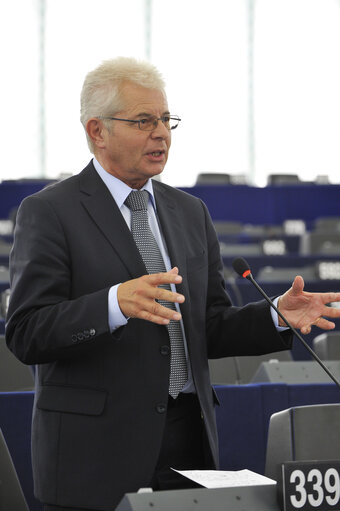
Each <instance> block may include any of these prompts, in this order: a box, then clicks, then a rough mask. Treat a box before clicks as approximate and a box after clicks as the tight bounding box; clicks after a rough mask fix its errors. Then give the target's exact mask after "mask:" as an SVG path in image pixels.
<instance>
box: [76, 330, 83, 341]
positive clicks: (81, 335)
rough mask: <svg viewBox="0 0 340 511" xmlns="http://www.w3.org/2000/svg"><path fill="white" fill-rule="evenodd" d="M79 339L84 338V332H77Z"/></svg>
mask: <svg viewBox="0 0 340 511" xmlns="http://www.w3.org/2000/svg"><path fill="white" fill-rule="evenodd" d="M77 339H78V341H82V340H83V339H84V334H82V333H81V332H79V334H77Z"/></svg>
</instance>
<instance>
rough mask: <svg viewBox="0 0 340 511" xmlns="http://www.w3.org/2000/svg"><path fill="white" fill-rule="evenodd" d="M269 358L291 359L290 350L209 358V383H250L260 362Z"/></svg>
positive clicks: (269, 359)
mask: <svg viewBox="0 0 340 511" xmlns="http://www.w3.org/2000/svg"><path fill="white" fill-rule="evenodd" d="M271 360H280V361H282V360H284V361H289V360H292V355H291V352H290V351H278V352H275V353H269V354H267V355H261V356H258V355H254V356H245V357H226V358H217V359H210V360H209V370H210V378H211V383H212V384H214V385H234V384H244V383H250V382H251V381H252V378H253V376H254V374H255V373H256V371H257V369H258V367H259V366H260V365H261V364H262V362H266V361H271Z"/></svg>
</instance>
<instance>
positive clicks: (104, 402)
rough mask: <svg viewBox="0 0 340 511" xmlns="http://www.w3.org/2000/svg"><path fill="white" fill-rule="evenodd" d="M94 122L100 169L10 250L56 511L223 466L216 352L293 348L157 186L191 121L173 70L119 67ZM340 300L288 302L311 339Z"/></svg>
mask: <svg viewBox="0 0 340 511" xmlns="http://www.w3.org/2000/svg"><path fill="white" fill-rule="evenodd" d="M81 119H82V123H83V125H84V127H85V129H86V134H87V138H88V143H89V147H90V149H91V150H92V152H93V153H94V159H93V161H91V162H90V163H89V165H88V166H87V167H86V168H85V169H84V170H83V171H82V172H81V173H80V174H79V175H76V176H73V177H71V178H70V179H68V180H65V181H63V182H60V183H58V184H56V185H53V186H51V187H49V188H47V189H45V190H43V191H41V192H39V193H37V194H35V195H33V196H31V197H28V198H26V199H25V200H24V201H23V203H22V205H21V207H20V209H19V212H18V217H17V224H16V232H15V241H14V246H13V251H12V255H11V300H10V305H9V312H8V322H7V329H6V336H7V341H8V345H9V347H10V349H11V350H12V351H13V352H14V353H15V355H16V356H17V357H18V358H19V359H20V360H22V361H23V362H24V363H26V364H36V367H37V369H36V381H37V383H36V394H35V403H34V411H33V426H32V457H33V471H34V481H35V494H36V496H37V497H38V498H39V499H40V500H41V501H42V502H43V503H44V504H45V506H44V509H45V510H48V511H51V510H56V511H58V510H59V511H60V510H62V509H65V510H66V509H71V510H75V509H78V510H79V509H83V510H85V509H87V510H89V509H90V510H98V511H99V510H101V511H112V510H113V509H115V507H116V506H117V504H118V503H119V501H120V500H121V498H122V497H123V495H124V493H126V492H133V491H137V490H138V489H139V488H140V487H147V486H152V487H153V488H154V489H156V490H159V489H166V488H175V487H178V486H180V479H179V478H178V479H176V476H175V473H174V472H173V471H171V469H170V467H174V468H178V469H190V468H191V469H205V468H216V467H217V466H218V445H217V433H216V424H215V415H214V405H215V404H216V402H217V399H216V396H215V394H214V391H213V389H212V387H211V384H210V381H209V371H208V357H212V358H216V357H224V356H234V355H245V354H248V355H254V354H262V353H266V352H271V351H278V350H284V349H288V348H289V347H290V345H291V344H290V343H291V333H290V331H289V330H284V331H282V332H281V331H279V330H281V329H280V327H279V326H275V321H277V318H275V317H274V319H273V318H272V315H271V312H270V309H269V307H268V305H267V303H265V302H259V303H256V304H250V305H247V306H246V307H244V308H237V307H233V306H232V305H231V303H230V300H229V297H228V296H227V294H226V292H225V289H224V279H223V274H222V263H221V257H220V253H219V244H218V240H217V237H216V234H215V231H214V228H213V226H212V222H211V219H210V217H209V214H208V211H207V208H206V207H205V205H204V204H203V203H202V202H201V201H200V200H199V199H197V198H195V197H192V196H190V195H188V194H185V193H183V192H181V191H179V190H176V189H174V188H171V187H169V186H167V185H165V184H162V183H160V182H158V181H152V180H151V179H150V178H152V177H154V176H156V175H158V174H160V173H161V172H162V170H163V168H164V166H165V164H166V161H167V158H168V152H169V148H170V143H171V131H172V130H171V129H172V128H174V127H176V126H177V124H178V123H179V119H178V118H177V117H176V116H173V115H172V114H171V113H170V111H169V107H168V104H167V99H166V95H165V92H164V83H163V80H162V78H161V76H160V75H159V73H158V71H157V70H156V69H155V68H154V67H153V66H151V65H150V64H147V63H141V62H137V61H135V60H133V59H126V58H119V59H116V60H112V61H107V62H104V63H103V64H102V65H101V66H99V67H98V68H97V69H95V70H94V71H92V72H91V73H89V74H88V76H87V77H86V79H85V83H84V86H83V91H82V117H81ZM190 150H193V148H190ZM132 190H136V191H132ZM143 190H146V192H143ZM140 191H141V192H142V193H140ZM130 193H132V195H130ZM135 194H136V195H135ZM137 197H138V200H137V199H136V200H137V202H138V201H140V202H138V205H137V206H135V205H134V204H133V203H132V202H133V201H134V199H135V198H137ZM131 201H132V202H131ZM143 201H144V205H143V204H141V203H142V202H143ZM145 214H146V218H147V219H146V221H145ZM150 229H151V234H150ZM157 251H158V252H157ZM151 252H152V255H150V254H151ZM156 253H157V254H156ZM160 254H161V256H162V257H160ZM162 265H163V266H162ZM157 268H158V269H159V268H161V270H160V271H157ZM155 269H156V270H155ZM167 285H170V286H171V289H170V288H168V287H166V286H167ZM164 286H165V287H164ZM336 300H340V294H334V293H333V294H332V293H327V294H322V295H321V294H310V293H305V292H303V281H302V279H301V277H297V278H296V280H295V282H294V284H293V286H292V288H291V289H290V290H289V291H288V292H287V293H285V294H284V295H283V296H282V297H281V298H280V301H279V307H280V309H281V311H282V312H283V313H285V314H286V315H287V318H288V319H289V320H290V322H291V323H292V324H293V325H294V326H295V327H297V328H300V329H301V331H302V332H308V331H310V328H311V325H312V324H313V323H315V322H318V326H320V327H321V328H325V329H329V328H333V327H334V324H333V323H331V322H328V320H326V319H325V318H324V317H323V316H329V317H336V316H337V317H338V316H340V311H339V310H335V309H332V308H329V307H326V305H325V304H326V303H327V302H331V301H332V302H334V301H336ZM164 301H165V302H166V303H164Z"/></svg>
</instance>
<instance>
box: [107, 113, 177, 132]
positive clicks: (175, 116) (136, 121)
mask: <svg viewBox="0 0 340 511" xmlns="http://www.w3.org/2000/svg"><path fill="white" fill-rule="evenodd" d="M165 117H168V118H169V121H170V119H172V120H174V121H178V123H177V124H176V126H174V127H173V128H167V127H166V126H165V124H164V118H165ZM152 118H153V119H154V121H153V122H154V123H155V121H157V124H154V126H153V128H152V129H151V130H146V129H143V128H141V127H140V123H141V122H142V121H146V120H149V119H152ZM98 119H103V120H104V119H107V120H110V121H124V122H132V123H134V124H138V129H140V130H141V131H150V132H151V131H154V130H155V129H157V127H158V122H159V121H162V122H163V126H165V128H166V129H167V130H168V131H172V130H175V129H176V128H177V127H178V125H179V123H180V121H181V120H182V119H180V118H179V117H178V115H163V116H162V117H156V116H154V115H150V117H148V118H144V119H122V118H121V117H107V116H98Z"/></svg>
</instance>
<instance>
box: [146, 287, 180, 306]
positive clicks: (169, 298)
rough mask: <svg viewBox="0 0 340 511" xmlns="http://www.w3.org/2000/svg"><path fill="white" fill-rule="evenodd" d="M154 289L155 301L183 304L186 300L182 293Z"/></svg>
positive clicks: (160, 288)
mask: <svg viewBox="0 0 340 511" xmlns="http://www.w3.org/2000/svg"><path fill="white" fill-rule="evenodd" d="M151 289H152V291H153V292H152V296H151V297H152V298H154V299H155V300H163V301H165V302H172V303H183V302H184V300H185V296H184V295H182V294H180V293H174V292H172V291H169V290H168V289H164V288H162V287H156V288H151Z"/></svg>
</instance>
